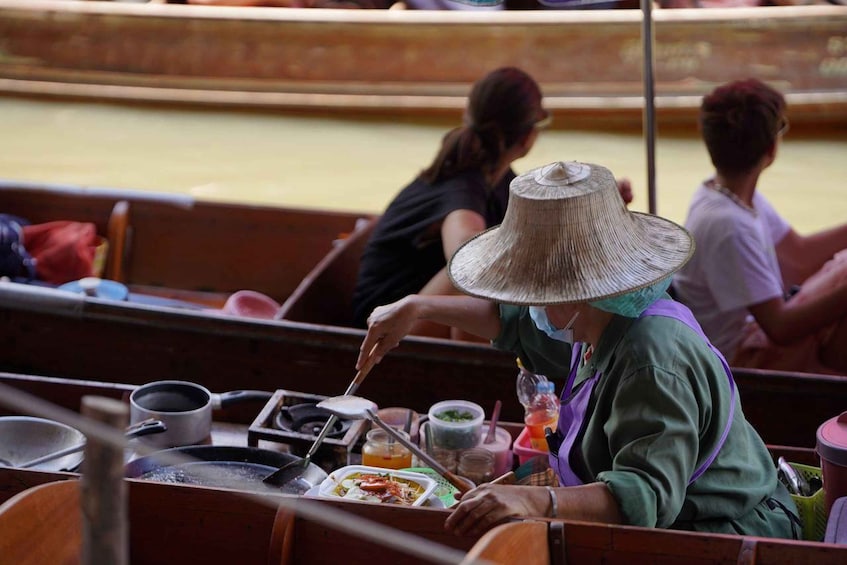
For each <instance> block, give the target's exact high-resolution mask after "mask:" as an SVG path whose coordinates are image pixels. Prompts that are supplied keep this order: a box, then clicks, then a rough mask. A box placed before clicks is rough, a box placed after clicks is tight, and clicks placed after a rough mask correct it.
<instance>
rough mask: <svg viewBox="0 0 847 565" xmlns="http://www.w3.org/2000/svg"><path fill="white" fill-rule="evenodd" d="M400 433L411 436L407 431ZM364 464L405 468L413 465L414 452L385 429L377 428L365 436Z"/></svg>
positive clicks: (406, 436)
mask: <svg viewBox="0 0 847 565" xmlns="http://www.w3.org/2000/svg"><path fill="white" fill-rule="evenodd" d="M398 433H399V434H401V435H402V436H403V437H404V438H406V439H408V438H409V435H408V434H406V433H405V432H398ZM362 465H368V466H370V467H382V468H384V469H405V468H407V467H411V466H412V452H411V451H409V450H408V449H406V448H405V447H404V446H403V444H401V443H400V442H398V441H397V440H395V439H394V438H393V437H391V436H390V435H388V434H387V433H385V430H381V429H378V428H376V429H373V430H371V431H369V432H368V435H367V436H365V444H364V445H363V446H362Z"/></svg>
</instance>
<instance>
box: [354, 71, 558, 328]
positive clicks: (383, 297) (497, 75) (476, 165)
mask: <svg viewBox="0 0 847 565" xmlns="http://www.w3.org/2000/svg"><path fill="white" fill-rule="evenodd" d="M549 122H550V114H549V112H547V110H545V109H544V108H543V107H542V105H541V89H540V88H539V87H538V84H537V83H536V82H535V81H534V80H533V79H532V77H530V76H529V75H528V74H526V73H525V72H523V71H521V70H520V69H517V68H514V67H504V68H500V69H497V70H495V71H492V72H490V73H489V74H488V75H486V76H485V77H483V78H482V79H480V80H479V81H477V82H476V83H475V84H474V86H473V88H472V90H471V93H470V96H469V98H468V105H467V109H466V110H465V116H464V120H463V123H462V125H461V126H459V127H457V128H455V129H453V130H451V131H449V132H447V134H446V135H445V136H444V138H443V139H442V142H441V148H440V150H439V151H438V154H437V155H436V156H435V159H433V161H432V163H431V164H430V165H429V167H427V168H426V169H424V170H423V171H422V172H421V173H420V174H419V175H418V177H417V178H416V179H415V180H414V181H412V182H411V183H410V184H409V185H408V186H406V187H405V188H404V189H403V190H402V191H400V193H399V194H398V195H397V196H396V197H395V198H394V200H393V201H392V202H391V203H390V204H389V206H388V208H387V209H386V210H385V212H384V214H383V215H382V217H381V218H380V221H379V223H378V224H377V226H376V228H375V230H374V233H373V235H372V236H371V239H370V241H369V242H368V245H367V247H366V248H365V251H364V253H363V255H362V260H361V264H360V268H359V276H358V280H357V283H356V290H355V293H354V295H353V309H354V317H355V319H354V323H355V324H356V325H357V326H359V327H366V325H367V317H368V315H369V314H370V313H371V311H372V310H373V309H374V308H375V307H377V306H380V305H383V304H389V303H391V302H394V301H395V300H398V299H400V298H402V297H404V296H406V295H408V294H458V291H457V290H456V289H455V288H454V287H453V285H452V283H451V282H450V280H449V278H448V277H447V273H446V264H447V257H450V256H451V255H452V254H453V252H454V251H456V249H457V248H458V247H459V246H460V245H461V244H463V243H464V242H465V241H467V240H468V239H470V238H471V237H473V236H474V235H476V234H478V233H480V232H481V231H483V230H485V229H487V228H490V227H493V226H495V225H497V224H499V223H500V222H501V221H502V220H503V216H504V214H505V212H506V205H507V203H508V200H509V183H510V182H511V181H512V179H513V178H515V173H514V171H512V169H511V164H512V162H513V161H514V160H516V159H519V158H521V157H523V156H524V155H526V154H527V153H528V152H529V150H530V149H531V148H532V146H533V144H534V143H535V139H536V137H537V136H538V131H539V130H540V129H542V128H543V127H545V126H546V125H547V124H549ZM447 332H448V330H447V329H445V327H444V326H440V325H435V324H432V325H424V324H421V325H420V326H419V327H417V328H415V333H416V334H418V335H429V336H436V337H451V336H450V335H448V333H447ZM452 337H462V336H461V335H460V334H457V333H453V335H452Z"/></svg>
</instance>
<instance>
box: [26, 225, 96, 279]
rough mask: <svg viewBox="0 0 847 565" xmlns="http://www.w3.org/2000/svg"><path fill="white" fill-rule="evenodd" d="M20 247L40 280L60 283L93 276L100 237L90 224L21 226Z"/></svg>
mask: <svg viewBox="0 0 847 565" xmlns="http://www.w3.org/2000/svg"><path fill="white" fill-rule="evenodd" d="M23 241H24V247H25V248H26V250H27V251H28V252H29V253H30V255H32V257H33V258H34V259H35V272H36V275H37V276H38V278H39V279H40V280H43V281H45V282H49V283H52V284H63V283H66V282H70V281H75V280H78V279H81V278H83V277H90V276H93V274H94V255H95V252H96V249H97V245H99V244H100V237H99V236H98V235H97V228H96V227H95V225H94V224H92V223H90V222H71V221H64V220H62V221H56V222H47V223H45V224H34V225H29V226H24V227H23Z"/></svg>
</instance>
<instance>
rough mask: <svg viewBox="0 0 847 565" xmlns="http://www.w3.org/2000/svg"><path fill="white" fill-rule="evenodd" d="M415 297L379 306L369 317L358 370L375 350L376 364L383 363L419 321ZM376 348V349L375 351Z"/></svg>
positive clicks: (357, 364) (374, 360) (360, 349)
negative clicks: (384, 358) (387, 355)
mask: <svg viewBox="0 0 847 565" xmlns="http://www.w3.org/2000/svg"><path fill="white" fill-rule="evenodd" d="M414 298H415V297H414V295H412V296H407V297H406V298H402V299H400V300H398V301H397V302H394V303H392V304H388V305H386V306H379V307H377V308H375V309H374V311H373V312H371V315H370V316H368V335H366V336H365V339H364V341H363V342H362V345H361V347H360V348H359V359H358V360H357V361H356V369H361V368H362V367H363V366H364V364H365V361H366V360H367V359H368V357H369V354H371V349H373V353H372V355H373V357H374V359H373V362H374V364H376V363H379V362H380V361H382V358H383V357H384V356H385V354H386V353H388V352H389V351H391V350H392V349H394V348H395V347H397V345H398V344H399V343H400V340H401V339H403V338H404V337H406V336H407V335H408V334H409V332H410V331H411V330H412V327H413V326H414V325H415V322H417V321H418V312H417V308H416V306H415V302H414ZM374 347H376V348H375V349H374Z"/></svg>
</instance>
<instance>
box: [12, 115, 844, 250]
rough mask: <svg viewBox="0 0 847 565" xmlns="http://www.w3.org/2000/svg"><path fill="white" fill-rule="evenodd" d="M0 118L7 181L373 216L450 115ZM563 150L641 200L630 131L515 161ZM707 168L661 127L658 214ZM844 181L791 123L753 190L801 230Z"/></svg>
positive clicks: (685, 138)
mask: <svg viewBox="0 0 847 565" xmlns="http://www.w3.org/2000/svg"><path fill="white" fill-rule="evenodd" d="M0 116H2V123H3V132H2V135H0V177H2V178H5V179H16V180H26V181H40V182H51V183H63V184H79V185H88V186H101V187H110V188H125V189H133V190H151V191H163V192H172V193H180V194H189V195H192V196H194V197H196V198H198V199H212V200H225V201H237V202H246V203H259V204H272V205H283V206H296V207H309V208H329V209H337V210H351V211H361V212H369V213H379V212H381V211H382V209H383V208H384V207H385V206H386V205H387V203H388V202H389V200H390V199H391V198H392V197H393V195H394V194H395V193H396V192H397V191H398V190H399V189H400V188H401V187H402V186H403V185H404V184H405V183H407V182H408V181H409V180H411V179H412V178H413V177H414V176H415V175H416V174H417V172H419V171H420V169H421V168H423V167H424V166H425V165H427V164H428V163H429V161H430V160H431V159H432V157H433V156H434V154H435V151H436V149H437V147H438V145H439V142H440V139H441V136H442V135H443V134H444V133H445V132H446V131H447V129H449V127H450V126H451V125H452V124H449V123H444V122H441V123H431V122H430V123H421V122H414V121H403V120H377V119H343V118H339V117H314V116H291V115H282V114H259V113H244V112H231V111H227V112H213V111H207V110H185V109H178V110H175V109H163V108H155V107H134V106H121V105H109V104H95V103H81V102H54V101H44V100H28V99H22V98H0ZM558 125H559V126H561V124H558ZM568 159H574V160H581V161H588V162H596V163H600V164H602V165H604V166H607V167H608V168H609V169H611V170H612V171H613V172H614V173H615V174H616V176H618V177H628V178H629V179H630V180H631V181H632V183H633V185H634V189H635V198H636V199H635V202H634V203H633V205H632V207H633V209H635V210H641V211H646V210H647V208H648V197H647V176H646V175H647V172H646V170H647V168H646V149H645V146H644V142H643V140H642V136H641V134H640V133H639V132H631V133H615V132H597V131H594V132H590V131H570V130H567V129H564V127H562V128H561V129H551V130H546V131H544V132H542V134H541V136H540V137H539V140H538V142H537V144H536V146H535V147H534V148H533V150H532V152H531V153H530V154H529V155H528V156H526V157H524V158H523V159H521V160H519V161H517V162H516V163H515V169H516V170H517V171H518V172H522V171H525V170H527V169H529V168H532V167H535V166H539V165H543V164H546V163H549V162H552V161H556V160H568ZM710 172H711V165H710V163H709V160H708V155H707V154H706V151H705V149H704V148H703V146H702V143H701V142H700V140H699V138H698V137H697V135H696V130H695V129H694V128H693V127H692V129H691V130H690V131H688V132H679V131H675V132H673V133H665V132H663V131H662V130H661V129H659V131H658V139H657V144H656V187H657V195H658V207H657V208H658V209H657V211H658V213H659V214H661V215H663V216H666V217H668V218H670V219H672V220H675V221H677V222H680V223H682V222H684V220H685V213H686V208H687V203H688V201H689V199H690V197H691V194H692V193H693V191H694V189H695V188H696V186H697V184H698V183H699V182H700V181H701V180H702V179H703V178H705V177H706V176H707V175H709V174H710ZM845 183H847V132H838V131H836V132H832V131H830V132H827V133H825V134H820V135H809V134H805V135H803V136H801V135H800V134H798V133H796V132H793V131H790V132H789V133H788V135H787V136H786V137H785V139H784V141H783V144H782V146H781V148H780V154H779V156H778V158H777V161H776V163H775V164H774V165H773V166H772V167H771V168H770V169H768V171H766V173H765V174H764V175H763V177H762V179H761V181H760V190H761V191H762V192H763V193H764V194H765V195H766V196H768V198H769V199H770V200H771V201H772V202H773V203H774V205H775V206H776V207H777V209H778V210H780V211H781V212H782V213H783V214H784V215H785V217H786V218H787V219H788V220H789V221H790V222H791V223H792V224H793V225H794V226H795V228H796V229H797V230H798V231H800V232H801V233H807V232H809V231H813V230H817V229H821V228H823V227H827V226H831V225H833V224H836V223H843V222H847V197H845ZM0 205H2V202H0ZM0 211H1V210H0Z"/></svg>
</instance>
